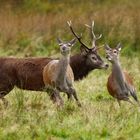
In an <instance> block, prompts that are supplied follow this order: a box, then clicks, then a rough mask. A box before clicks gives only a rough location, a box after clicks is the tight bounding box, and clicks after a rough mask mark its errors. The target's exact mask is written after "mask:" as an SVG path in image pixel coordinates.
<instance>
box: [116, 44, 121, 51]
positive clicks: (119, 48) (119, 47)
mask: <svg viewBox="0 0 140 140" xmlns="http://www.w3.org/2000/svg"><path fill="white" fill-rule="evenodd" d="M116 49H117V50H118V51H121V49H122V45H121V43H118V45H117V47H116Z"/></svg>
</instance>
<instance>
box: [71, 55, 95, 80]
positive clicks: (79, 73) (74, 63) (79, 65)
mask: <svg viewBox="0 0 140 140" xmlns="http://www.w3.org/2000/svg"><path fill="white" fill-rule="evenodd" d="M70 66H71V67H72V70H73V73H74V80H76V81H77V80H81V79H83V78H84V77H86V76H87V75H88V74H89V72H90V71H91V70H93V69H94V68H93V67H89V66H88V65H87V64H86V59H85V58H84V56H82V55H81V54H76V55H74V56H72V57H71V58H70Z"/></svg>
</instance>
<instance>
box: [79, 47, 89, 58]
mask: <svg viewBox="0 0 140 140" xmlns="http://www.w3.org/2000/svg"><path fill="white" fill-rule="evenodd" d="M80 50H81V54H82V55H84V56H86V55H87V54H88V52H89V50H88V49H87V48H85V47H84V46H83V45H81V46H80Z"/></svg>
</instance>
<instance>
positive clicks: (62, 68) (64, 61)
mask: <svg viewBox="0 0 140 140" xmlns="http://www.w3.org/2000/svg"><path fill="white" fill-rule="evenodd" d="M69 61H70V55H69V54H68V55H66V56H62V57H61V58H60V60H59V63H58V73H57V81H59V82H61V83H63V82H64V80H65V78H66V72H67V67H68V65H69Z"/></svg>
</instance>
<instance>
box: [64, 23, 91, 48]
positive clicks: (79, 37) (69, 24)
mask: <svg viewBox="0 0 140 140" xmlns="http://www.w3.org/2000/svg"><path fill="white" fill-rule="evenodd" d="M67 24H68V26H69V27H70V30H71V32H72V33H73V35H74V36H75V37H76V38H77V39H78V41H79V42H80V44H81V45H82V46H83V47H85V48H86V49H88V50H90V49H89V48H88V47H87V46H86V45H85V44H84V43H83V42H82V41H81V38H82V34H81V36H78V35H77V34H76V33H75V32H74V30H73V28H72V26H71V25H72V22H71V21H67Z"/></svg>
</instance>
